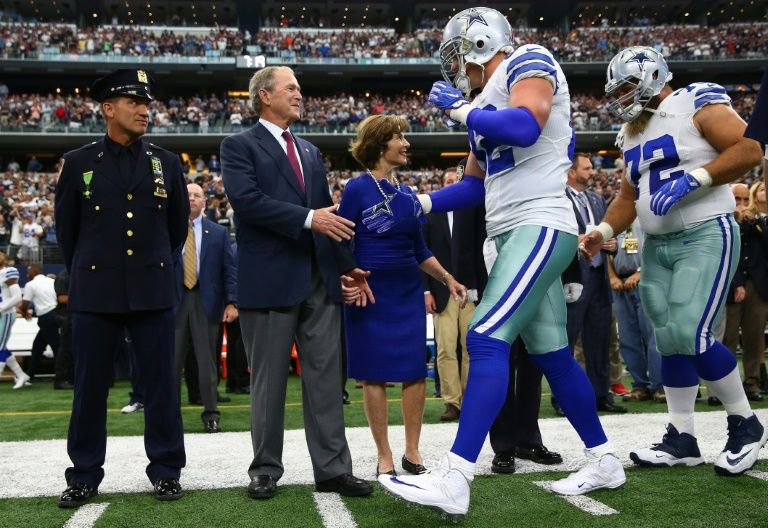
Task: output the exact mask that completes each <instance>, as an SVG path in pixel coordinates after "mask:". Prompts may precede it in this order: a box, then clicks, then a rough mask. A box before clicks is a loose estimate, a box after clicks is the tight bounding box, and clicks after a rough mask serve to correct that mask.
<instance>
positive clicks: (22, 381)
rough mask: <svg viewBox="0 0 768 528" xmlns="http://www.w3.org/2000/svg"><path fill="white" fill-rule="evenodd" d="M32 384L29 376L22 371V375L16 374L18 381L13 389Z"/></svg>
mask: <svg viewBox="0 0 768 528" xmlns="http://www.w3.org/2000/svg"><path fill="white" fill-rule="evenodd" d="M30 385H32V384H31V383H30V382H29V376H28V375H27V374H25V373H24V372H22V373H21V375H20V376H16V383H14V384H13V390H16V389H20V388H22V387H29V386H30Z"/></svg>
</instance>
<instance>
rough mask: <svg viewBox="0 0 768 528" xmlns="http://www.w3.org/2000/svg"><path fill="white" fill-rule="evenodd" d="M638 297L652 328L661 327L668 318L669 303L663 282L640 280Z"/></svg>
mask: <svg viewBox="0 0 768 528" xmlns="http://www.w3.org/2000/svg"><path fill="white" fill-rule="evenodd" d="M640 299H641V300H642V303H643V308H644V309H645V315H646V316H647V317H648V319H649V320H650V321H651V323H653V326H654V328H662V327H663V326H664V325H666V324H667V321H668V320H669V304H668V303H667V292H666V289H665V288H664V284H662V283H661V282H659V281H655V280H647V281H645V280H643V281H640Z"/></svg>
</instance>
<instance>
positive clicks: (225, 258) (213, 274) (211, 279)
mask: <svg viewBox="0 0 768 528" xmlns="http://www.w3.org/2000/svg"><path fill="white" fill-rule="evenodd" d="M201 227H202V230H201V231H202V233H203V238H202V240H201V241H200V270H199V271H198V277H197V280H198V284H199V286H200V297H202V300H203V309H204V310H205V315H207V316H208V319H210V320H211V321H221V319H222V317H223V316H224V307H225V306H226V305H227V304H230V303H231V304H235V305H236V304H237V264H236V263H235V250H234V249H233V248H232V244H230V243H229V231H228V230H227V228H226V227H224V226H222V225H219V224H217V223H216V222H211V221H210V220H208V219H207V218H205V217H203V219H202V225H201ZM178 264H179V265H178V266H176V302H177V304H176V306H179V305H181V295H182V292H183V290H184V264H183V261H182V259H179V261H178Z"/></svg>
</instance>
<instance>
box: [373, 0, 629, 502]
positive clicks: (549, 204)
mask: <svg viewBox="0 0 768 528" xmlns="http://www.w3.org/2000/svg"><path fill="white" fill-rule="evenodd" d="M511 31H512V30H511V27H510V25H509V22H508V21H507V19H506V18H505V17H504V15H502V14H501V13H499V12H498V11H496V10H494V9H490V8H484V7H478V8H471V9H467V10H464V11H462V12H460V13H458V14H457V15H456V16H454V17H453V18H452V19H451V20H450V21H449V22H448V25H447V26H446V28H445V31H444V33H443V43H442V44H441V46H440V55H441V60H442V71H443V77H444V78H445V80H444V81H438V82H436V83H435V84H434V85H433V87H432V91H431V92H430V95H429V101H430V102H431V103H432V104H434V105H436V106H438V107H439V108H440V109H442V110H443V111H444V112H445V113H446V114H447V116H448V117H449V118H450V120H451V121H453V122H455V123H462V124H465V125H466V126H467V128H468V129H469V143H470V147H471V151H472V152H471V154H470V156H469V160H468V163H467V167H466V171H465V174H464V178H463V179H462V181H461V182H459V183H457V184H454V185H451V186H450V187H446V188H445V189H443V190H440V191H437V192H435V193H432V194H431V195H420V196H419V198H420V200H421V201H422V203H421V205H422V207H423V209H424V211H425V212H429V211H430V210H431V211H448V210H453V209H456V208H460V207H464V206H468V205H473V204H476V203H480V202H482V201H483V198H484V199H485V207H486V223H487V231H488V235H489V236H490V237H493V238H494V240H495V243H496V248H497V250H498V257H497V260H496V262H495V263H494V265H493V268H492V269H491V272H490V275H489V278H488V285H487V287H486V289H485V293H484V295H483V299H482V301H481V303H480V304H479V306H478V307H477V309H476V311H475V314H474V317H473V319H472V321H471V323H470V331H469V333H468V336H467V347H468V349H469V356H470V368H469V378H468V381H467V390H466V393H465V397H464V403H463V405H462V412H461V418H460V421H459V430H458V433H457V436H456V440H455V441H454V444H453V447H452V448H451V450H450V452H449V453H448V454H447V455H446V456H444V457H443V458H442V460H441V462H440V465H439V467H438V468H437V469H435V470H433V471H431V472H429V473H426V474H422V475H418V476H398V477H392V476H389V475H381V476H379V482H380V483H381V484H382V485H383V486H384V487H385V488H386V489H387V490H389V491H391V492H393V493H395V494H397V495H399V496H400V497H402V498H404V499H406V500H408V501H411V502H416V503H420V504H424V505H429V506H435V507H438V508H440V509H442V510H443V511H444V512H446V513H448V514H454V515H463V514H465V513H466V512H467V510H468V508H469V492H470V483H471V482H472V479H473V476H474V473H475V462H476V460H477V457H478V455H479V453H480V450H481V448H482V446H483V442H484V441H485V437H486V435H487V433H488V430H489V428H490V426H491V424H492V423H493V421H494V419H495V418H496V415H497V414H498V412H499V410H500V409H501V406H502V404H503V403H504V399H505V396H506V392H507V384H508V381H509V362H508V358H509V351H510V345H511V343H512V342H513V341H514V340H515V338H516V337H517V336H518V335H520V336H521V337H522V338H523V340H524V342H525V345H526V348H527V349H528V351H529V354H530V355H531V358H532V360H533V362H534V363H535V364H536V365H537V366H538V367H539V368H540V369H541V371H542V372H543V373H544V375H545V376H546V378H547V381H548V382H549V385H550V387H551V388H552V393H553V394H554V395H555V397H556V398H557V400H558V402H561V405H562V408H563V410H564V411H565V414H566V416H567V417H568V419H569V421H570V422H571V424H572V425H573V426H574V428H575V429H576V432H577V433H578V434H579V436H580V438H581V440H582V441H583V442H584V444H585V446H586V450H585V452H586V455H587V462H588V463H587V464H586V465H585V467H583V468H582V469H581V470H579V471H577V472H576V473H574V474H572V475H570V476H568V477H567V478H565V479H562V480H559V481H557V482H554V483H553V484H552V490H553V491H554V492H556V493H560V494H563V495H580V494H583V493H587V492H589V491H592V490H595V489H600V488H617V487H619V486H621V485H622V484H624V482H625V481H626V478H625V475H624V468H623V467H622V464H621V462H620V461H619V460H618V459H617V458H616V456H615V454H614V450H613V448H612V446H611V445H610V443H609V442H608V439H607V438H606V436H605V433H604V431H603V428H602V425H601V424H600V421H599V419H598V416H597V406H596V401H595V394H594V391H593V389H592V385H591V384H590V382H589V379H588V378H587V376H586V374H585V373H584V371H583V370H582V369H581V368H580V367H579V366H578V364H577V363H576V361H575V360H574V359H573V357H572V355H571V350H570V348H569V347H568V339H567V335H566V330H565V322H566V308H565V295H564V292H563V285H562V283H561V280H560V275H561V274H562V272H563V271H564V270H565V269H566V267H567V266H568V264H569V263H570V262H571V260H572V259H573V256H574V254H575V252H576V248H577V235H578V228H577V223H576V217H575V213H574V211H573V207H572V205H571V202H570V201H569V200H568V198H567V197H566V195H565V188H566V181H567V173H568V169H569V168H570V166H571V156H572V154H573V147H574V137H575V136H574V133H573V129H572V127H571V124H570V95H569V91H568V83H567V81H566V79H565V76H564V74H563V71H562V69H561V68H560V65H559V64H558V63H557V61H555V59H554V58H553V56H552V54H551V53H550V52H549V51H548V50H547V49H546V48H544V47H542V46H539V45H536V44H530V45H524V46H520V47H519V48H517V49H516V50H515V49H514V48H513V46H512V41H511ZM475 90H478V91H479V94H478V95H477V96H476V97H475V98H474V99H473V101H472V102H471V103H470V102H468V101H467V99H466V98H467V97H469V95H470V93H471V92H473V91H475Z"/></svg>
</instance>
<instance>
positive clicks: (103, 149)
mask: <svg viewBox="0 0 768 528" xmlns="http://www.w3.org/2000/svg"><path fill="white" fill-rule="evenodd" d="M93 162H94V169H93V172H94V173H95V174H94V176H93V179H94V180H102V179H104V180H107V181H108V182H110V183H111V184H112V185H114V186H115V187H117V188H118V189H120V190H125V188H126V187H125V182H124V181H123V178H122V177H121V176H120V169H118V168H117V165H115V164H114V162H113V159H112V156H110V155H108V153H107V142H106V141H105V140H104V138H101V140H99V141H98V148H96V149H95V152H94V156H93ZM92 188H93V187H92Z"/></svg>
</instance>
